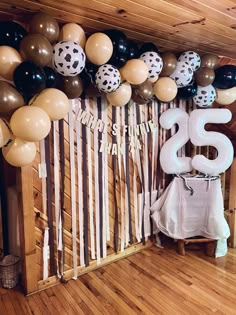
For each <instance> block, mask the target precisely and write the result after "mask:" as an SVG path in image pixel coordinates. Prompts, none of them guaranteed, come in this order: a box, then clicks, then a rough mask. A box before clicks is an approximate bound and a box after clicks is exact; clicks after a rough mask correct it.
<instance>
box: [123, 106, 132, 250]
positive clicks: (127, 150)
mask: <svg viewBox="0 0 236 315" xmlns="http://www.w3.org/2000/svg"><path fill="white" fill-rule="evenodd" d="M128 111H129V106H128V104H127V105H126V106H125V124H126V125H128V124H129V113H128ZM125 139H126V141H125V146H126V148H125V167H126V174H125V177H126V178H125V181H126V185H127V197H128V211H129V239H130V244H133V232H132V218H131V196H130V168H129V136H128V133H126V134H125Z"/></svg>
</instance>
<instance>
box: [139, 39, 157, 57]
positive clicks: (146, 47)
mask: <svg viewBox="0 0 236 315" xmlns="http://www.w3.org/2000/svg"><path fill="white" fill-rule="evenodd" d="M147 51H155V52H157V53H158V54H159V53H160V50H159V48H158V47H157V46H156V45H155V44H153V43H149V42H148V43H144V44H143V45H142V46H141V47H140V48H139V56H141V55H142V54H143V53H145V52H147Z"/></svg>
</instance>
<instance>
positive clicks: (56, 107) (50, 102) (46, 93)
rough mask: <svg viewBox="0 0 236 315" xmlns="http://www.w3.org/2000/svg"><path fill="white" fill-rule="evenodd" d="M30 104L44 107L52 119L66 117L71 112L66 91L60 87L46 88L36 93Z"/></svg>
mask: <svg viewBox="0 0 236 315" xmlns="http://www.w3.org/2000/svg"><path fill="white" fill-rule="evenodd" d="M29 105H33V106H37V107H40V108H41V109H43V110H44V111H45V112H46V113H47V114H48V116H49V117H50V119H51V120H59V119H62V118H64V117H65V116H66V115H67V113H68V112H69V106H70V105H69V100H68V97H67V96H66V94H65V93H63V92H62V91H60V90H58V89H53V88H50V89H45V90H43V91H42V92H41V93H40V94H38V95H35V96H34V97H33V98H32V99H31V100H30V102H29Z"/></svg>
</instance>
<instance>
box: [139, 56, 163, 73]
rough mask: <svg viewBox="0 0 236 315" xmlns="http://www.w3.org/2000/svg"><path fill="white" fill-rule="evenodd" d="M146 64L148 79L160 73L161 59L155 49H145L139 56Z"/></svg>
mask: <svg viewBox="0 0 236 315" xmlns="http://www.w3.org/2000/svg"><path fill="white" fill-rule="evenodd" d="M140 59H142V60H143V61H144V62H145V63H146V65H147V66H148V79H153V78H155V77H156V76H157V75H159V74H160V73H161V70H162V68H163V60H162V58H161V56H160V55H159V54H158V53H157V52H155V51H147V52H145V53H143V54H142V55H141V56H140Z"/></svg>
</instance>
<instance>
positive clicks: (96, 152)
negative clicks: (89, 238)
mask: <svg viewBox="0 0 236 315" xmlns="http://www.w3.org/2000/svg"><path fill="white" fill-rule="evenodd" d="M94 103H96V98H94V100H93V105H94ZM93 110H94V119H95V120H96V119H97V117H98V114H97V106H93ZM93 136H94V138H93V141H94V174H95V176H94V177H95V213H96V251H97V264H100V262H101V253H100V213H99V180H98V167H99V166H98V130H97V129H96V128H95V129H94V134H93Z"/></svg>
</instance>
